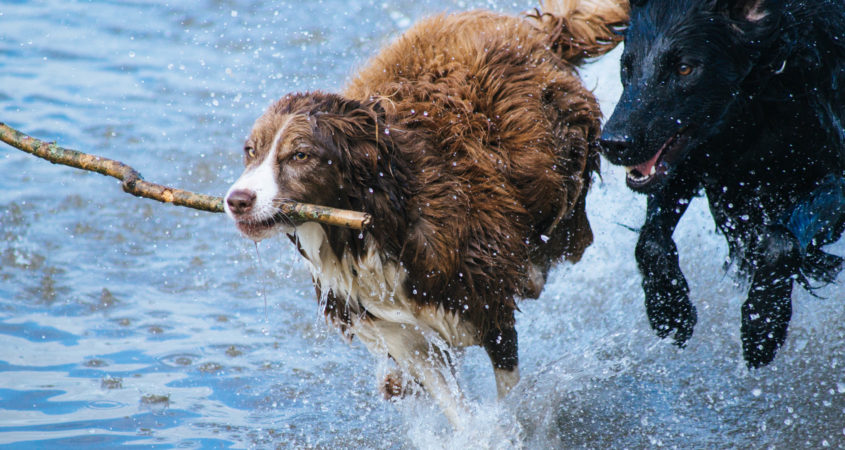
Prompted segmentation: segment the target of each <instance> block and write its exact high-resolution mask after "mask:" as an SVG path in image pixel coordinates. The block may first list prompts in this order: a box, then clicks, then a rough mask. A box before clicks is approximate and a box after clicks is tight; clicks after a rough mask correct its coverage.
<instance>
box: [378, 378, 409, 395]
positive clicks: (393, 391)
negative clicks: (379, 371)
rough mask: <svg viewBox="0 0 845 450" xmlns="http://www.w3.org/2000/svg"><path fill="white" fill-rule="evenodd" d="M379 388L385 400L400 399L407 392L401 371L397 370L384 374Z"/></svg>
mask: <svg viewBox="0 0 845 450" xmlns="http://www.w3.org/2000/svg"><path fill="white" fill-rule="evenodd" d="M380 390H381V394H382V395H383V396H384V399H385V400H392V399H400V398H404V397H405V396H406V395H408V394H409V391H408V386H406V384H405V379H404V377H403V376H402V372H399V371H392V372H389V373H388V374H387V375H385V376H384V381H382V383H381V389H380Z"/></svg>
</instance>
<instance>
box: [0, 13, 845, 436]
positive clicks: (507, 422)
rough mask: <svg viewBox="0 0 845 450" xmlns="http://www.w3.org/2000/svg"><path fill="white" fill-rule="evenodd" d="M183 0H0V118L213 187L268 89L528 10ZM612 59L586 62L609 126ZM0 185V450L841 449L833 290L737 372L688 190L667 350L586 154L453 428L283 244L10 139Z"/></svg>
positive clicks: (173, 179) (701, 219)
mask: <svg viewBox="0 0 845 450" xmlns="http://www.w3.org/2000/svg"><path fill="white" fill-rule="evenodd" d="M186 3H188V2H179V5H180V6H174V5H166V4H164V3H163V2H157V1H149V0H136V1H132V2H129V1H126V2H124V1H91V2H76V1H66V0H62V1H59V0H45V1H42V2H25V1H9V0H6V1H3V2H0V121H4V122H7V123H9V124H10V125H12V126H14V127H17V128H20V129H22V130H24V131H26V132H28V133H30V134H33V135H35V136H37V137H40V138H43V139H48V140H57V141H59V142H60V143H61V144H63V145H65V146H68V147H72V148H78V149H81V150H85V151H89V152H94V153H98V154H102V155H106V156H109V157H111V158H114V159H118V160H121V161H124V162H126V163H128V164H130V165H132V166H134V167H136V168H137V169H138V170H140V171H141V172H142V173H143V174H144V175H145V176H146V177H147V179H150V180H152V181H156V182H161V183H165V184H170V185H174V186H179V187H183V188H187V189H191V190H195V191H200V192H206V193H212V194H217V195H221V194H222V193H223V192H225V190H226V188H227V187H228V185H229V184H230V183H231V182H232V181H233V180H234V179H235V178H236V176H237V175H238V174H239V172H240V164H241V163H240V150H239V149H240V146H241V144H242V140H243V138H244V136H245V134H246V132H247V130H248V129H249V127H250V125H251V123H252V121H253V120H254V119H255V118H256V117H257V116H258V115H259V114H260V113H261V112H262V110H263V109H264V108H265V107H266V106H267V105H268V104H269V103H270V102H271V101H273V100H274V99H276V98H278V97H280V96H281V95H283V94H284V93H286V92H289V91H295V90H308V89H325V90H337V89H339V88H340V87H341V86H342V85H343V83H344V80H346V79H347V77H348V76H349V74H350V73H352V71H353V70H354V68H355V67H357V66H359V65H360V64H362V63H363V61H365V60H366V58H367V57H368V56H370V55H372V54H374V53H375V51H376V50H377V49H378V48H379V46H380V45H382V44H383V43H385V42H386V41H387V40H388V39H389V38H391V37H392V36H395V35H396V34H397V33H399V32H401V30H403V29H405V28H406V27H407V26H409V25H410V24H411V23H413V22H414V21H415V20H417V19H418V18H420V17H422V16H424V15H426V14H429V13H432V12H437V11H442V10H446V9H448V10H461V9H468V8H470V7H478V6H481V7H492V8H497V9H502V10H506V11H519V10H525V9H528V8H530V7H533V6H534V4H533V3H532V2H530V1H520V3H516V4H512V3H505V4H488V3H487V2H481V1H478V2H476V1H467V2H452V1H448V0H443V1H429V2H414V1H393V2H374V3H371V2H365V1H339V0H338V1H315V2H253V1H240V0H215V1H211V0H209V1H198V2H190V3H191V4H190V5H188V6H182V5H185V4H186ZM618 56H619V53H618V51H617V52H614V53H613V54H611V55H610V56H608V57H607V58H604V59H602V60H600V61H598V62H597V63H595V64H593V65H591V66H589V67H588V68H586V69H585V71H584V76H585V78H586V79H587V83H588V86H590V87H595V89H596V93H597V95H598V96H599V97H600V99H601V101H602V106H603V108H604V110H605V113H606V114H608V113H609V112H610V109H611V108H612V106H613V103H614V102H615V101H616V98H618V96H619V94H620V87H619V85H618V82H617V81H616V78H617V74H616V71H617V63H616V60H617V59H618ZM0 173H2V177H0V235H2V240H0V335H2V338H1V339H2V341H0V342H2V348H0V446H8V447H13V448H50V447H56V448H67V447H117V446H141V447H164V448H167V447H186V448H192V447H233V448H249V447H258V448H267V447H273V446H280V447H316V448H338V447H345V448H348V447H355V448H358V447H369V448H415V447H417V448H441V447H450V448H461V447H476V448H478V447H480V448H509V447H525V448H548V447H567V448H568V447H614V448H624V447H628V448H641V447H658V446H666V447H686V448H690V447H694V448H714V447H755V448H766V447H776V448H795V447H812V448H820V447H824V446H829V447H831V448H843V447H845V321H843V320H842V318H843V316H845V315H843V310H845V292H843V290H842V288H841V286H840V285H832V286H829V287H827V288H825V289H822V290H821V291H819V292H818V294H819V295H820V296H821V297H822V298H820V299H819V298H813V297H812V296H810V295H808V294H807V293H806V292H804V291H801V290H797V291H796V295H795V296H794V300H795V302H794V306H795V313H794V317H793V320H792V324H791V328H790V336H789V340H788V341H787V344H786V346H785V347H784V348H783V349H782V350H781V352H780V355H779V356H778V358H777V359H776V361H775V362H774V364H772V365H770V366H769V367H767V368H765V369H762V370H758V371H754V372H749V371H748V370H746V369H745V367H744V363H743V362H742V355H741V350H740V344H739V320H740V319H739V306H740V304H741V303H742V297H743V294H742V290H741V288H739V287H737V286H735V285H734V283H733V281H732V280H731V278H730V277H726V276H724V273H723V272H722V270H721V264H722V261H723V260H724V258H725V256H726V255H727V248H726V246H725V244H724V242H723V240H722V238H721V237H720V236H719V235H717V234H716V233H715V231H714V226H713V224H712V221H711V219H710V218H709V215H708V213H707V209H706V206H705V205H704V203H703V202H702V201H700V200H699V201H696V202H695V203H694V204H693V205H692V207H691V210H690V211H689V212H688V213H687V215H686V216H685V217H684V219H683V221H682V223H681V225H680V227H679V229H678V231H677V232H676V233H675V237H676V239H677V241H678V246H679V249H680V252H681V265H682V267H683V269H684V271H685V273H686V274H687V277H688V279H689V282H690V287H691V289H692V295H693V298H694V301H695V303H696V305H697V306H698V311H699V321H700V322H699V324H698V327H697V328H696V333H695V335H694V336H693V338H692V340H691V341H690V343H689V346H688V348H687V349H686V350H683V351H680V350H677V349H675V348H674V347H673V346H671V345H670V344H668V343H667V342H664V341H660V340H658V339H657V338H655V337H654V336H653V334H652V332H651V331H650V330H649V329H648V325H647V319H646V317H645V313H644V311H643V307H642V300H641V295H642V294H641V293H640V288H639V276H638V275H637V271H636V268H635V265H634V261H633V247H634V243H635V240H636V234H635V233H633V232H631V231H629V230H627V229H626V228H624V227H623V226H621V225H627V226H634V227H636V226H639V224H640V223H641V222H642V218H643V206H644V199H643V198H642V197H640V196H636V195H634V194H632V193H631V192H629V191H628V190H627V188H625V186H624V184H623V181H622V173H621V172H620V171H619V170H618V169H616V168H611V167H610V166H609V165H608V164H605V165H604V167H603V169H602V181H601V182H600V183H597V184H596V186H595V188H594V189H593V191H592V192H591V194H590V197H589V199H588V204H589V214H590V218H591V222H592V224H593V227H594V231H595V233H596V238H597V242H596V244H594V245H593V246H592V247H591V248H590V249H588V251H587V253H586V255H585V257H584V260H583V261H582V262H581V263H579V264H578V265H574V266H572V265H564V266H561V267H560V268H558V269H557V270H556V271H555V273H554V275H553V276H552V279H551V281H550V283H549V284H548V285H547V287H546V290H545V292H544V294H543V296H542V297H541V298H540V299H539V300H537V301H530V302H524V303H522V305H521V309H522V312H521V313H520V314H519V315H518V317H517V320H518V331H519V335H520V341H521V342H520V344H521V346H520V357H521V368H522V373H523V380H522V382H521V383H520V385H519V386H518V387H517V389H516V390H515V391H514V393H513V394H512V395H511V396H510V397H509V398H508V399H507V400H506V401H504V402H502V403H497V402H496V400H495V386H494V382H493V377H492V373H491V370H490V368H489V363H488V361H487V359H486V356H485V355H484V352H483V351H482V350H480V349H470V350H468V351H467V352H466V354H465V356H464V357H463V359H462V360H461V366H460V373H459V376H460V378H461V381H462V383H463V385H464V386H465V388H466V390H467V392H468V394H469V397H470V398H471V400H472V402H473V403H474V405H476V409H477V410H476V413H475V416H474V417H473V419H472V420H471V423H472V426H470V427H469V431H467V432H464V433H459V434H456V433H453V432H452V431H451V430H450V428H449V426H448V424H447V423H446V421H445V420H444V419H443V417H442V416H441V415H440V413H439V412H438V411H437V410H436V409H435V408H433V407H432V406H431V404H430V402H428V401H427V400H426V399H424V398H423V399H409V400H405V401H403V402H401V403H399V404H390V403H387V402H385V401H383V400H381V398H380V396H379V395H378V394H377V392H376V381H375V377H374V376H373V372H374V367H376V366H377V365H378V363H377V362H376V361H373V358H372V357H371V356H369V354H368V353H367V352H366V351H365V350H364V349H363V347H362V346H361V345H360V344H358V343H353V344H352V345H351V346H350V345H347V344H346V343H345V342H344V341H343V340H342V339H341V338H340V337H339V336H338V335H337V334H336V333H335V332H334V331H333V330H331V329H329V328H328V327H327V326H326V325H325V323H324V321H323V319H322V318H321V317H320V314H319V313H318V312H317V307H316V303H315V299H314V294H313V289H312V287H311V286H310V283H309V280H310V278H309V276H308V273H307V271H306V270H305V269H304V267H303V265H302V264H301V262H299V260H298V259H297V256H296V255H295V252H294V251H293V249H292V248H291V246H290V244H289V243H288V242H287V240H285V239H274V240H272V241H271V242H266V243H262V244H261V246H260V247H259V249H258V252H259V254H260V262H259V258H258V256H257V255H256V249H255V248H254V246H253V245H252V244H251V243H250V242H248V241H246V240H244V239H241V238H240V237H239V236H238V235H237V233H236V232H235V230H234V227H233V226H232V224H231V223H229V221H228V219H227V218H225V217H224V216H222V215H214V214H209V213H203V212H196V211H192V210H188V209H184V208H177V207H173V206H169V205H162V204H159V203H156V202H153V201H150V200H144V199H137V198H134V197H131V196H128V195H126V194H124V193H122V192H121V191H120V188H119V184H118V182H116V181H115V180H113V179H110V178H105V177H102V176H99V175H96V174H91V173H83V172H81V171H78V170H75V169H70V168H67V167H60V166H54V165H51V164H48V163H47V162H45V161H41V160H37V159H35V158H33V157H31V156H28V155H25V154H23V153H21V152H18V151H16V150H13V149H11V148H8V147H2V149H0ZM833 251H834V252H835V253H838V254H843V253H845V245H843V243H842V242H840V243H838V244H836V245H834V246H833ZM843 280H845V278H843V277H840V280H839V281H840V283H841V282H842V281H843ZM265 301H266V305H267V309H266V310H265Z"/></svg>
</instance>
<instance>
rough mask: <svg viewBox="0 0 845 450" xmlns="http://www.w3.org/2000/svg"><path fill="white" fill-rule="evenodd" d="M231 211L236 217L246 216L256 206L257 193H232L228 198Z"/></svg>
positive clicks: (241, 191) (243, 190)
mask: <svg viewBox="0 0 845 450" xmlns="http://www.w3.org/2000/svg"><path fill="white" fill-rule="evenodd" d="M226 204H227V205H229V210H230V211H232V213H234V214H236V215H241V214H246V213H248V212H249V210H250V209H252V206H253V205H255V192H253V191H250V190H248V189H238V190H236V191H232V192H230V193H229V195H228V196H227V197H226Z"/></svg>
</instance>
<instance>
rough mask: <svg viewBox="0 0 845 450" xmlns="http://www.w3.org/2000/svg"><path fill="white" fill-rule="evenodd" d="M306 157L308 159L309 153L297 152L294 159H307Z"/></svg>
mask: <svg viewBox="0 0 845 450" xmlns="http://www.w3.org/2000/svg"><path fill="white" fill-rule="evenodd" d="M306 159H308V153H305V152H296V153H294V154H293V160H294V161H305V160H306Z"/></svg>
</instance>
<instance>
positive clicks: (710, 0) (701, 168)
mask: <svg viewBox="0 0 845 450" xmlns="http://www.w3.org/2000/svg"><path fill="white" fill-rule="evenodd" d="M682 64H685V65H687V67H681V65H682ZM621 66H622V70H621V71H622V83H623V87H624V92H623V94H622V98H621V99H620V101H619V103H618V105H617V106H616V109H615V111H614V113H613V115H612V117H611V118H610V119H609V121H608V123H607V124H606V126H605V129H604V133H603V136H602V141H603V147H604V149H603V153H604V155H605V156H606V157H607V158H608V159H609V160H610V161H611V162H612V163H615V164H621V165H626V166H635V165H638V164H641V163H643V162H645V161H649V160H650V159H651V158H652V157H653V156H654V155H655V154H656V153H657V151H658V149H660V148H661V146H662V145H663V144H664V143H665V142H667V141H668V140H669V139H670V138H672V137H673V136H681V137H680V138H679V139H678V140H677V141H675V142H678V144H677V146H676V147H674V148H673V150H672V152H671V153H668V152H667V153H665V154H667V155H668V154H671V155H672V157H671V158H670V157H668V156H667V159H669V160H670V161H667V162H666V164H665V168H666V169H667V173H666V174H665V175H664V176H659V177H657V178H656V179H655V182H653V183H651V184H650V185H648V186H646V187H644V188H641V189H639V190H642V191H643V192H645V193H647V194H648V207H647V217H646V222H645V224H644V225H643V227H642V229H641V231H640V238H639V242H638V245H637V248H636V258H637V262H638V265H639V268H640V271H641V273H642V275H643V289H644V291H645V304H646V310H647V313H648V316H649V320H650V322H651V326H652V328H654V329H655V330H656V331H657V333H658V335H659V336H660V337H666V336H668V335H669V334H670V333H674V338H675V342H676V343H677V344H678V345H680V346H683V345H684V344H685V342H686V341H687V340H688V339H689V337H690V336H691V335H692V332H693V326H694V325H695V323H696V310H695V307H694V306H693V305H692V303H691V302H690V300H689V294H688V292H689V289H688V288H687V284H686V281H685V280H684V275H683V274H682V273H681V270H680V267H679V266H678V253H677V249H676V247H675V243H674V241H673V240H672V233H673V231H674V229H675V226H676V225H677V223H678V221H679V219H680V217H681V216H682V215H683V214H684V212H685V210H686V207H687V205H688V204H689V201H690V199H691V198H692V197H693V196H696V195H700V193H701V192H702V191H703V192H704V194H705V195H706V196H707V200H708V202H709V204H710V209H711V212H712V215H713V218H714V220H715V222H716V225H717V226H718V228H719V230H721V232H722V233H723V234H724V235H725V237H726V239H727V241H728V244H729V247H730V253H731V258H732V261H734V262H736V263H737V264H738V265H739V267H740V268H741V269H742V271H743V272H744V273H746V274H747V275H748V276H749V277H750V280H751V288H750V290H749V294H748V298H747V300H746V302H745V303H744V304H743V306H742V346H743V351H744V356H745V359H746V361H747V363H748V364H749V366H750V367H759V366H762V365H765V364H768V363H769V362H770V361H771V360H772V359H773V358H774V356H775V353H776V351H777V349H778V348H779V347H780V346H781V345H782V344H783V342H784V340H785V339H786V330H787V326H788V324H789V320H790V317H791V312H792V310H791V308H792V307H791V293H792V286H793V282H794V281H795V280H799V281H802V282H803V283H804V284H805V286H808V285H809V284H808V283H809V282H808V281H807V278H806V277H810V278H813V279H815V280H817V281H821V282H830V281H832V280H834V278H835V277H836V274H837V273H838V272H839V270H840V269H841V267H842V259H841V258H839V257H837V256H834V255H830V254H827V253H825V252H822V251H821V250H820V247H822V246H823V245H825V244H828V243H831V242H835V241H836V240H838V239H839V236H840V235H841V233H842V231H843V230H842V229H843V227H844V226H845V145H843V144H844V143H845V129H843V125H844V124H845V2H843V1H841V0H828V1H824V0H806V1H797V0H784V1H778V0H639V1H637V0H634V1H633V5H632V11H631V22H630V26H629V28H628V29H627V30H626V31H625V51H624V53H623V56H622V64H621ZM686 68H691V69H692V70H691V73H688V74H686V75H685V74H684V73H686V70H685V69H686Z"/></svg>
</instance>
